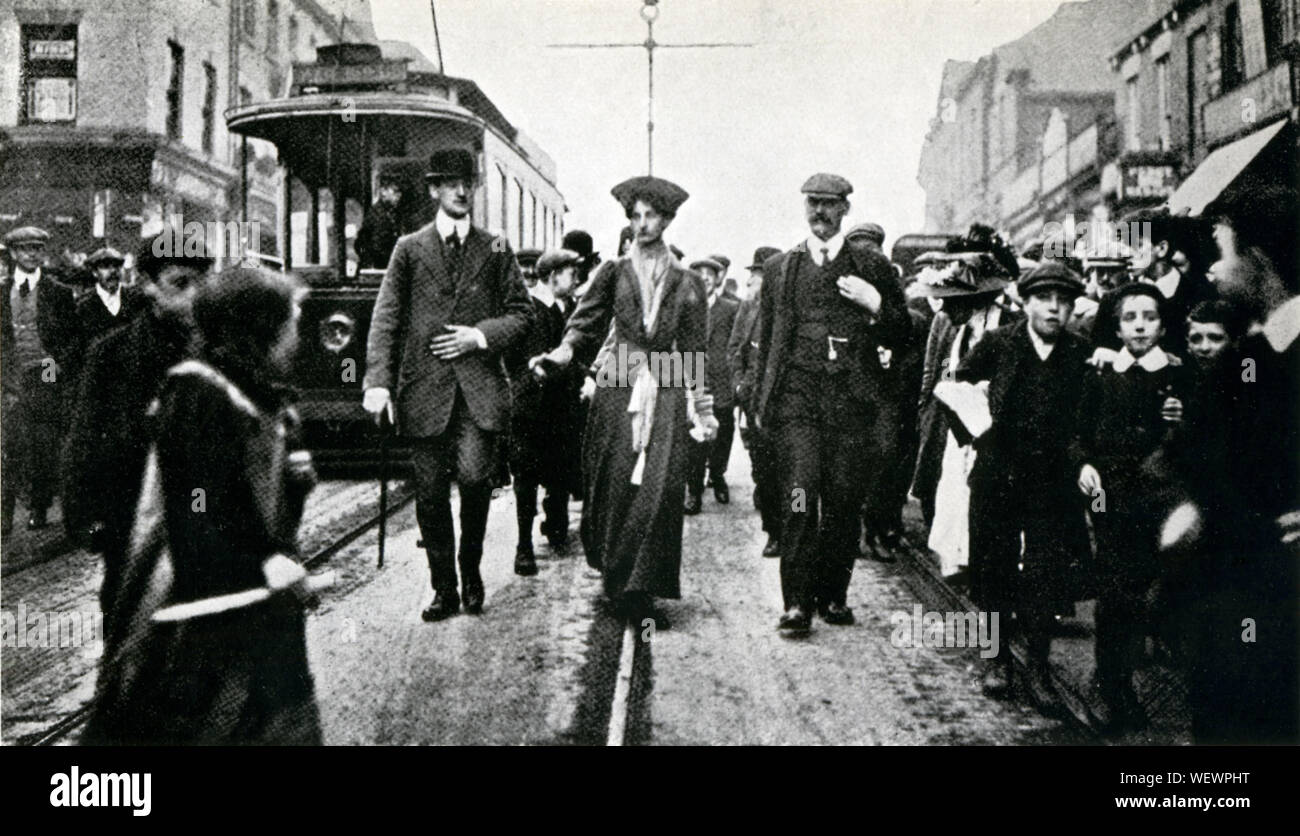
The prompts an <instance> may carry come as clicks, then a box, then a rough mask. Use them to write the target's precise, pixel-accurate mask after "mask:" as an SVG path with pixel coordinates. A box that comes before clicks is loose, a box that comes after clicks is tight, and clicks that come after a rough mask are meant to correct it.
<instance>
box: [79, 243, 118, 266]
mask: <svg viewBox="0 0 1300 836" xmlns="http://www.w3.org/2000/svg"><path fill="white" fill-rule="evenodd" d="M125 262H126V259H125V258H124V257H123V256H122V254H121V253H119V252H118V251H117V250H115V249H113V248H112V247H100V248H99V249H97V250H95V251H94V252H93V253H91V254H90V255H88V256H86V266H87V267H97V266H98V265H100V264H113V265H116V266H118V267H121V266H122V264H123V263H125Z"/></svg>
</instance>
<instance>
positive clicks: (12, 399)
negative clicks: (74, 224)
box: [0, 226, 76, 533]
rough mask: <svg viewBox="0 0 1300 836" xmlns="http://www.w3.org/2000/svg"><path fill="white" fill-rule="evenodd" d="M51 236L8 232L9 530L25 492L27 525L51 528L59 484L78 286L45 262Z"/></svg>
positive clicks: (1, 298)
mask: <svg viewBox="0 0 1300 836" xmlns="http://www.w3.org/2000/svg"><path fill="white" fill-rule="evenodd" d="M49 239H50V235H49V233H47V232H46V231H45V230H43V229H39V228H37V227H34V226H25V227H20V228H18V229H15V230H13V231H12V232H10V233H9V234H8V235H6V236H5V238H4V243H5V248H6V250H7V251H8V258H9V259H10V260H11V262H12V264H11V270H10V275H9V276H8V277H7V278H6V279H5V280H4V281H3V283H0V377H2V378H3V387H4V426H3V430H2V431H3V445H2V446H3V454H2V455H3V464H0V474H2V476H0V478H3V480H4V485H3V493H4V500H3V514H2V516H3V529H4V531H5V532H6V533H8V531H9V530H10V527H11V526H12V524H13V516H14V507H15V502H16V501H17V498H18V493H19V492H23V493H25V494H26V498H27V510H28V512H29V515H30V516H29V518H28V521H27V526H28V528H32V529H36V528H44V527H45V526H46V525H47V524H48V521H47V516H48V514H49V508H50V505H51V504H53V502H54V495H55V492H56V489H57V483H58V479H57V477H58V464H57V462H58V451H59V444H60V438H61V435H62V432H61V428H62V426H63V421H64V418H65V415H64V412H63V398H64V396H65V394H66V391H67V389H66V383H67V381H66V380H65V378H68V377H69V370H70V368H71V365H72V362H73V359H74V353H75V347H76V336H75V335H76V324H75V319H76V309H75V301H74V298H73V293H72V289H71V288H69V287H68V286H66V285H65V284H63V283H62V282H61V281H60V280H59V278H60V277H58V276H56V274H55V271H53V270H50V269H48V268H47V267H46V266H45V249H46V243H47V242H48V241H49Z"/></svg>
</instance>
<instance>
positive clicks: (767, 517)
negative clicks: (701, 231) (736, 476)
mask: <svg viewBox="0 0 1300 836" xmlns="http://www.w3.org/2000/svg"><path fill="white" fill-rule="evenodd" d="M780 254H781V251H780V250H778V249H777V248H776V247H759V248H758V249H756V250H754V258H753V260H752V261H751V262H750V263H749V287H748V288H747V291H748V292H747V294H746V296H745V298H744V300H742V301H741V303H740V307H739V308H738V309H737V310H736V324H735V325H733V326H732V328H731V338H730V339H728V340H727V362H728V363H730V364H731V388H732V391H734V392H735V393H736V405H737V406H739V407H740V409H741V411H742V413H743V414H744V416H745V419H746V422H747V426H745V427H742V428H741V431H740V440H741V442H742V443H743V444H744V445H745V447H746V448H747V449H748V450H749V460H750V472H751V474H752V476H753V479H754V507H755V508H756V509H757V510H758V512H759V515H760V516H761V517H762V520H763V530H764V531H766V532H767V544H766V545H764V546H763V556H764V557H778V556H780V554H781V497H780V486H779V477H778V474H777V473H776V454H775V451H774V450H773V449H772V447H771V445H770V444H769V443H768V441H767V439H766V438H765V436H764V434H763V433H762V432H760V431H759V430H758V429H757V428H756V427H755V426H754V398H753V391H754V381H755V379H756V378H757V372H756V370H755V369H756V363H755V359H756V358H755V355H756V354H757V351H758V325H759V320H758V313H759V294H760V293H761V291H762V287H763V264H764V262H766V261H767V260H768V259H769V258H771V257H772V256H775V255H780Z"/></svg>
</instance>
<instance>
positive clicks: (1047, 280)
mask: <svg viewBox="0 0 1300 836" xmlns="http://www.w3.org/2000/svg"><path fill="white" fill-rule="evenodd" d="M1016 290H1017V291H1018V292H1019V294H1020V298H1022V299H1028V298H1029V297H1030V296H1033V295H1034V294H1035V293H1039V292H1041V291H1044V290H1063V291H1065V292H1066V293H1070V294H1073V295H1075V296H1079V295H1081V294H1082V293H1083V280H1082V279H1080V278H1079V274H1078V273H1076V272H1074V271H1073V270H1071V269H1070V268H1069V267H1067V266H1066V265H1065V263H1064V262H1062V261H1058V260H1056V259H1049V260H1047V261H1044V262H1042V263H1041V264H1039V265H1038V266H1037V267H1035V268H1034V269H1033V270H1030V271H1029V272H1028V273H1026V274H1025V276H1024V278H1022V279H1021V280H1020V281H1019V282H1018V283H1017V284H1016Z"/></svg>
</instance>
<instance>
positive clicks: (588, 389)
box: [578, 377, 596, 401]
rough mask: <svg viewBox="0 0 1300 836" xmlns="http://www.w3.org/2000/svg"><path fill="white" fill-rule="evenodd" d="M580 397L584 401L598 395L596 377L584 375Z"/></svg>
mask: <svg viewBox="0 0 1300 836" xmlns="http://www.w3.org/2000/svg"><path fill="white" fill-rule="evenodd" d="M578 397H579V398H581V399H582V400H584V401H589V400H591V399H592V398H594V397H596V378H594V377H584V378H583V379H582V391H581V392H580V393H579V394H578Z"/></svg>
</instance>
